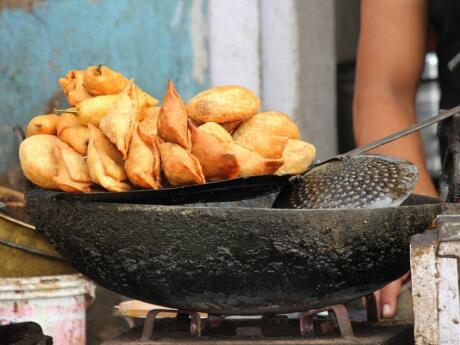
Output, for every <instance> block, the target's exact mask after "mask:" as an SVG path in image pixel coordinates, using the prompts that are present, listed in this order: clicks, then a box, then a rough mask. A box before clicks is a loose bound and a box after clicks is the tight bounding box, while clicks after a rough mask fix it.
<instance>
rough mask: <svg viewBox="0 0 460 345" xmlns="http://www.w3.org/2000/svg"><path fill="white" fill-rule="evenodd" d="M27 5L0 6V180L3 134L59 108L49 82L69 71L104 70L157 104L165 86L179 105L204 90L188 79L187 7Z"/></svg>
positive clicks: (167, 1)
mask: <svg viewBox="0 0 460 345" xmlns="http://www.w3.org/2000/svg"><path fill="white" fill-rule="evenodd" d="M10 3H13V4H14V3H15V1H10ZM17 3H19V4H21V3H25V1H20V0H18V1H17ZM32 3H33V5H32V6H28V7H27V8H24V7H21V6H11V5H10V6H8V5H7V6H5V5H3V8H1V6H2V5H1V4H0V173H3V172H5V171H6V170H7V169H8V168H9V166H10V165H11V164H12V163H13V162H14V160H15V155H16V152H15V147H14V144H13V139H12V136H11V127H12V126H13V125H14V124H15V123H21V124H26V123H27V121H28V119H30V118H31V117H33V116H34V115H35V114H42V113H46V112H47V111H49V109H52V108H54V107H55V106H57V105H59V104H61V105H64V104H65V100H64V98H63V97H62V95H61V92H60V89H59V87H58V84H57V79H58V78H59V77H60V76H63V75H64V74H65V73H66V72H67V71H68V70H69V69H77V68H85V67H86V66H88V65H96V64H99V63H104V64H107V65H109V66H111V67H112V68H113V69H116V70H118V71H120V72H122V73H123V74H125V75H126V76H127V77H131V78H134V79H135V81H136V83H137V84H138V85H140V86H141V87H142V88H143V89H145V90H146V91H148V92H150V93H151V94H152V95H154V96H155V97H157V98H160V99H161V98H162V95H163V91H164V88H165V85H166V81H167V79H172V80H173V81H174V82H175V83H176V86H177V88H178V90H179V92H180V93H181V94H182V96H183V97H184V99H188V98H190V97H191V96H192V95H193V94H195V93H196V92H198V91H200V90H201V89H203V88H205V87H206V86H208V84H209V77H208V73H207V70H205V71H204V76H201V77H199V78H196V73H193V66H194V63H195V61H194V60H195V58H194V56H196V55H197V54H196V52H194V50H193V49H194V47H195V49H196V44H195V45H193V39H192V37H191V27H192V18H191V16H192V7H193V3H192V0H35V1H32ZM196 4H197V2H195V5H196ZM198 4H199V11H201V12H202V14H203V15H206V11H207V8H206V2H205V1H204V2H199V3H198ZM195 14H196V9H195ZM203 37H204V36H203ZM195 38H196V37H195ZM194 76H195V77H194Z"/></svg>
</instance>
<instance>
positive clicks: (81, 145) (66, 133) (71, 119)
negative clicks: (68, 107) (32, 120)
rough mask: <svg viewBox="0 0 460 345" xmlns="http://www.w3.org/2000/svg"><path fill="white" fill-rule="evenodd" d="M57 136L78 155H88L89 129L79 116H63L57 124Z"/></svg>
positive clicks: (65, 114) (67, 114)
mask: <svg viewBox="0 0 460 345" xmlns="http://www.w3.org/2000/svg"><path fill="white" fill-rule="evenodd" d="M57 136H58V137H59V139H60V140H61V141H63V142H65V143H67V144H69V145H70V146H71V147H72V148H73V149H74V150H75V151H77V152H78V153H80V154H82V155H86V152H87V150H88V140H89V132H88V127H86V126H83V125H82V124H81V123H80V121H79V120H78V117H77V116H75V115H73V114H69V113H64V114H62V115H61V116H60V117H59V121H58V123H57Z"/></svg>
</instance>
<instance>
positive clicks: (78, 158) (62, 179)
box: [53, 140, 92, 193]
mask: <svg viewBox="0 0 460 345" xmlns="http://www.w3.org/2000/svg"><path fill="white" fill-rule="evenodd" d="M54 156H55V158H56V161H57V165H58V174H57V176H54V177H53V179H54V182H56V184H57V185H58V186H59V188H60V189H62V190H63V191H65V192H71V193H72V192H83V193H87V192H90V191H91V189H90V186H91V185H92V181H91V177H90V176H89V170H88V164H87V163H86V159H85V158H84V157H83V156H82V155H80V154H79V153H78V152H76V151H75V150H74V149H72V148H71V147H70V146H69V145H67V144H66V143H64V142H62V141H60V140H58V141H57V143H56V146H55V147H54Z"/></svg>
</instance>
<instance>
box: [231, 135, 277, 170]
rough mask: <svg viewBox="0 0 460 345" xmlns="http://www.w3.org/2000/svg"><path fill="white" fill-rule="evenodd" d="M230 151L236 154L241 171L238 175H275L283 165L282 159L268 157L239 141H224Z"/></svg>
mask: <svg viewBox="0 0 460 345" xmlns="http://www.w3.org/2000/svg"><path fill="white" fill-rule="evenodd" d="M223 145H224V147H225V148H226V149H227V150H228V152H229V153H232V154H234V155H235V156H236V159H237V161H238V165H239V166H240V172H239V174H238V176H258V175H273V174H274V173H275V172H276V171H277V170H278V169H279V168H280V167H281V166H282V165H283V160H282V159H268V158H264V157H262V156H261V155H259V154H258V153H257V152H254V151H251V150H250V149H247V148H245V147H244V146H241V145H239V144H237V143H231V142H224V143H223Z"/></svg>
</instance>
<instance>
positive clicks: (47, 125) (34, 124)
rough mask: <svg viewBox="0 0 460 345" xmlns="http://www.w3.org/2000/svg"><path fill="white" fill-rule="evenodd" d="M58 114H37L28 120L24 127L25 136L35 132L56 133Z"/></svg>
mask: <svg viewBox="0 0 460 345" xmlns="http://www.w3.org/2000/svg"><path fill="white" fill-rule="evenodd" d="M58 119H59V116H57V115H55V114H47V115H37V116H35V117H34V118H33V119H32V120H30V121H29V124H28V125H27V129H26V136H27V137H30V136H32V135H36V134H51V135H56V126H57V122H58Z"/></svg>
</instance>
